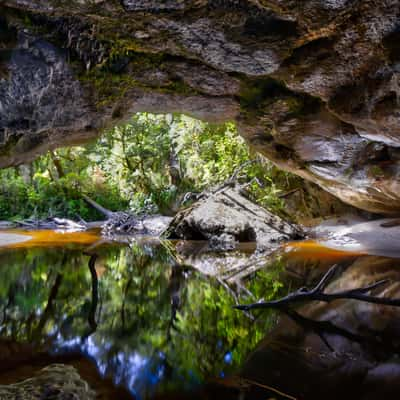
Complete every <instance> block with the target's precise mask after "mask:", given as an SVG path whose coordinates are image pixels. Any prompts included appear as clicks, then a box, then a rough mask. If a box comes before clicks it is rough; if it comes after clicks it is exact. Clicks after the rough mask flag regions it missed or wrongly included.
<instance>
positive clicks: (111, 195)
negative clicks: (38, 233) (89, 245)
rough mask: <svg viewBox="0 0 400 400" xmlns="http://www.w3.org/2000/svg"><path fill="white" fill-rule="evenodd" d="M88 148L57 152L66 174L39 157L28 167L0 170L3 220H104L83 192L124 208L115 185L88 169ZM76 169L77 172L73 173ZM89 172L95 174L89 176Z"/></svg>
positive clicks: (98, 199)
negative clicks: (60, 218) (83, 195)
mask: <svg viewBox="0 0 400 400" xmlns="http://www.w3.org/2000/svg"><path fill="white" fill-rule="evenodd" d="M85 153H86V150H85V149H82V148H74V149H68V150H60V151H58V153H57V154H56V155H55V156H56V157H58V158H59V161H60V162H61V160H63V161H62V162H61V163H62V168H63V174H64V175H63V176H61V177H60V176H58V175H57V174H58V171H57V170H56V169H55V167H54V165H53V164H52V161H51V157H50V156H49V155H46V156H44V157H40V158H39V159H38V160H36V161H35V162H34V163H33V164H32V165H30V166H27V167H26V168H15V169H6V170H1V171H0V220H1V219H4V220H5V219H9V220H12V219H21V218H29V217H32V216H33V217H37V218H41V217H48V216H58V217H66V218H72V219H76V218H77V217H78V216H80V217H82V218H84V219H87V220H94V219H101V218H103V216H102V215H99V213H98V212H97V211H96V210H94V209H93V208H92V207H90V206H89V205H87V204H86V202H85V201H84V200H83V199H82V196H81V192H82V191H85V193H87V194H88V195H90V196H91V197H92V198H93V199H95V200H96V201H98V202H99V203H101V204H103V205H104V206H105V207H107V208H110V209H119V208H125V207H126V206H127V203H126V202H125V201H124V200H123V199H122V198H121V196H120V195H119V193H118V191H117V189H116V187H112V186H111V185H109V184H108V183H107V182H105V181H104V182H103V181H101V180H100V179H96V178H98V177H97V176H96V175H95V174H94V171H90V170H89V169H88V159H86V155H85ZM74 171H75V172H74ZM89 172H92V173H93V175H91V176H90V177H89Z"/></svg>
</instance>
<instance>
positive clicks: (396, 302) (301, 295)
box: [235, 265, 400, 311]
mask: <svg viewBox="0 0 400 400" xmlns="http://www.w3.org/2000/svg"><path fill="white" fill-rule="evenodd" d="M338 268H339V267H338V265H334V266H333V267H332V268H330V269H329V271H328V272H327V273H326V274H325V275H324V276H323V277H322V279H321V280H320V281H319V282H318V284H317V285H316V286H315V287H314V288H312V289H307V288H300V289H298V290H297V291H295V292H293V293H289V294H288V295H287V296H285V297H283V298H281V299H278V300H272V301H267V302H258V303H253V304H245V305H238V306H235V308H237V309H238V310H242V311H249V310H255V309H259V308H276V309H282V308H285V307H287V306H288V305H290V304H293V303H300V302H305V301H323V302H325V303H329V302H331V301H334V300H341V299H351V300H358V301H364V302H367V303H373V304H382V305H387V306H395V307H400V298H399V299H390V298H386V297H378V296H372V295H368V294H366V293H368V292H370V291H371V290H373V289H376V288H378V287H381V286H383V285H385V284H387V283H388V280H381V281H378V282H375V283H373V284H371V285H368V286H365V287H361V288H356V289H350V290H343V291H340V292H335V293H325V292H324V289H325V288H326V286H327V285H328V283H329V282H330V281H331V280H332V278H333V276H334V275H335V273H336V271H337V270H338Z"/></svg>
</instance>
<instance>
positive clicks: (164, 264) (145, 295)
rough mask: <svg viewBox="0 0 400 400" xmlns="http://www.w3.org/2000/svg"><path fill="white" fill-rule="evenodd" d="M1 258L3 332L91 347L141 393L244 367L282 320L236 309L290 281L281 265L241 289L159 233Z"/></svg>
mask: <svg viewBox="0 0 400 400" xmlns="http://www.w3.org/2000/svg"><path fill="white" fill-rule="evenodd" d="M88 251H89V252H88ZM0 265H1V266H2V267H1V269H0V274H1V279H0V320H1V324H0V335H1V337H2V338H4V339H8V340H12V341H13V342H15V343H31V344H33V345H34V346H35V348H37V349H38V350H39V349H40V350H41V351H43V350H46V351H49V352H51V353H52V354H55V355H57V356H60V355H64V354H68V353H77V352H79V353H81V354H84V355H85V356H86V357H88V358H89V359H91V360H92V361H93V363H95V365H96V367H97V369H98V371H99V373H100V374H101V375H102V376H109V377H112V379H113V381H114V383H115V384H116V385H122V386H124V387H126V388H128V389H129V390H130V392H131V393H132V397H134V398H149V397H152V396H153V395H155V394H156V393H158V394H159V393H163V392H165V391H171V390H179V391H182V390H184V389H188V388H193V387H196V386H197V385H199V384H200V383H202V382H204V381H205V380H206V379H208V378H211V377H224V376H226V375H228V374H231V373H232V372H233V371H236V370H237V369H238V367H239V366H240V365H241V364H242V363H243V361H244V359H245V357H246V356H247V354H248V353H249V352H250V351H251V350H252V349H253V348H254V347H255V345H256V344H257V342H258V341H259V340H260V339H261V338H262V337H263V336H264V334H265V332H267V331H268V330H269V329H270V328H271V326H272V324H273V322H274V321H275V319H276V318H275V316H274V315H273V314H271V313H267V314H265V315H263V316H262V317H261V318H257V320H254V319H251V318H249V317H247V316H243V315H242V314H240V313H237V312H236V311H235V310H234V309H233V308H232V306H233V305H234V304H235V302H236V301H238V300H239V299H240V300H242V301H246V300H247V301H249V296H253V297H265V296H266V295H268V294H269V295H271V296H272V295H276V294H277V293H278V291H279V289H280V288H281V285H280V284H278V283H277V282H278V281H277V280H278V278H279V274H280V272H281V270H280V268H281V265H280V264H279V263H276V264H275V265H274V267H271V268H270V269H269V270H268V271H260V272H258V273H256V275H257V274H258V275H257V279H254V278H253V279H250V280H248V281H247V282H246V283H245V284H244V286H245V287H246V290H245V291H244V290H242V289H240V290H239V289H238V290H236V289H235V288H229V287H228V286H227V285H225V284H223V283H222V282H221V281H219V280H218V279H215V278H212V277H209V276H206V275H204V274H202V273H201V272H199V271H197V270H195V269H193V268H191V267H190V266H188V265H186V264H185V263H183V262H178V261H177V258H176V256H175V253H174V249H173V248H171V246H169V247H168V246H167V247H166V246H163V245H162V243H160V242H158V241H154V240H152V241H149V240H141V241H134V242H132V243H131V244H130V245H110V244H108V245H105V246H104V245H103V246H97V247H95V248H93V246H92V247H90V248H89V250H88V248H87V247H82V246H81V247H79V246H75V247H69V248H60V247H57V248H53V247H32V248H19V249H4V250H2V252H1V253H0Z"/></svg>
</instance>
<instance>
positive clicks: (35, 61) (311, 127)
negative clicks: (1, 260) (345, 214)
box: [0, 0, 400, 214]
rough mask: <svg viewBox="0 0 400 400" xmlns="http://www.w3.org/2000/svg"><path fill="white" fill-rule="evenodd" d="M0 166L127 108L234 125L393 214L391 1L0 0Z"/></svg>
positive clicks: (284, 161)
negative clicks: (227, 122)
mask: <svg viewBox="0 0 400 400" xmlns="http://www.w3.org/2000/svg"><path fill="white" fill-rule="evenodd" d="M0 11H1V12H0V15H1V17H0V167H6V166H10V165H17V164H20V163H23V162H26V161H28V160H31V159H32V158H33V157H35V156H36V155H37V154H39V153H41V152H44V151H45V150H46V149H48V148H51V147H53V148H54V147H57V146H62V145H68V144H75V143H80V142H82V141H85V140H88V139H90V138H93V137H95V136H96V135H98V133H99V132H101V131H102V130H103V129H104V128H106V127H109V126H112V125H115V124H116V123H118V122H120V121H122V120H124V119H125V118H127V117H128V116H130V115H131V114H133V113H134V112H138V111H149V112H183V113H187V114H190V115H193V116H195V117H198V118H201V119H204V120H208V121H225V120H235V121H236V122H237V124H238V126H239V128H240V132H241V134H242V135H243V136H244V137H246V139H247V140H248V142H249V143H250V144H251V145H252V146H253V147H254V148H255V149H256V150H258V151H259V152H261V153H262V154H264V155H266V156H267V157H268V158H269V159H271V160H272V161H273V162H275V163H276V164H277V165H278V166H280V167H282V168H284V169H286V170H289V171H291V172H294V173H296V174H298V175H300V176H302V177H303V178H305V179H308V180H310V181H312V182H315V183H317V184H318V185H319V186H321V187H322V188H323V189H325V190H327V191H329V192H330V193H332V194H334V195H335V196H337V197H339V198H340V199H342V200H343V201H345V202H347V203H349V204H352V205H354V206H356V207H358V208H361V209H365V210H369V211H372V212H379V213H385V214H397V213H399V212H400V179H399V175H400V123H399V122H400V121H399V119H400V113H399V94H400V86H399V85H400V81H399V78H400V46H399V39H400V24H399V16H400V3H399V1H398V0H382V1H373V0H363V1H359V0H329V1H328V0H304V1H294V0H293V1H292V0H185V1H183V0H168V1H164V2H159V1H153V0H136V1H131V0H120V1H117V0H71V1H59V0H29V1H27V0H1V1H0Z"/></svg>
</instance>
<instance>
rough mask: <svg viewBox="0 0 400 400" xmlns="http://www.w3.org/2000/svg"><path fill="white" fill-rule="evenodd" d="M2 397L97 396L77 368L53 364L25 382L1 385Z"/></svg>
mask: <svg viewBox="0 0 400 400" xmlns="http://www.w3.org/2000/svg"><path fill="white" fill-rule="evenodd" d="M0 397H1V398H2V399H8V400H17V399H24V400H39V399H40V400H46V399H47V400H63V399H77V400H78V399H79V400H92V399H93V400H94V399H95V398H96V395H95V393H94V391H93V390H91V389H90V387H89V385H88V384H87V383H86V382H85V381H84V380H82V379H81V377H80V376H79V375H78V373H77V372H76V370H75V368H73V367H71V366H68V365H63V364H53V365H50V366H48V367H46V368H44V369H42V370H41V371H40V372H39V373H37V374H36V375H35V376H34V377H32V378H30V379H27V380H25V381H22V382H18V383H14V384H11V385H0Z"/></svg>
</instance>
